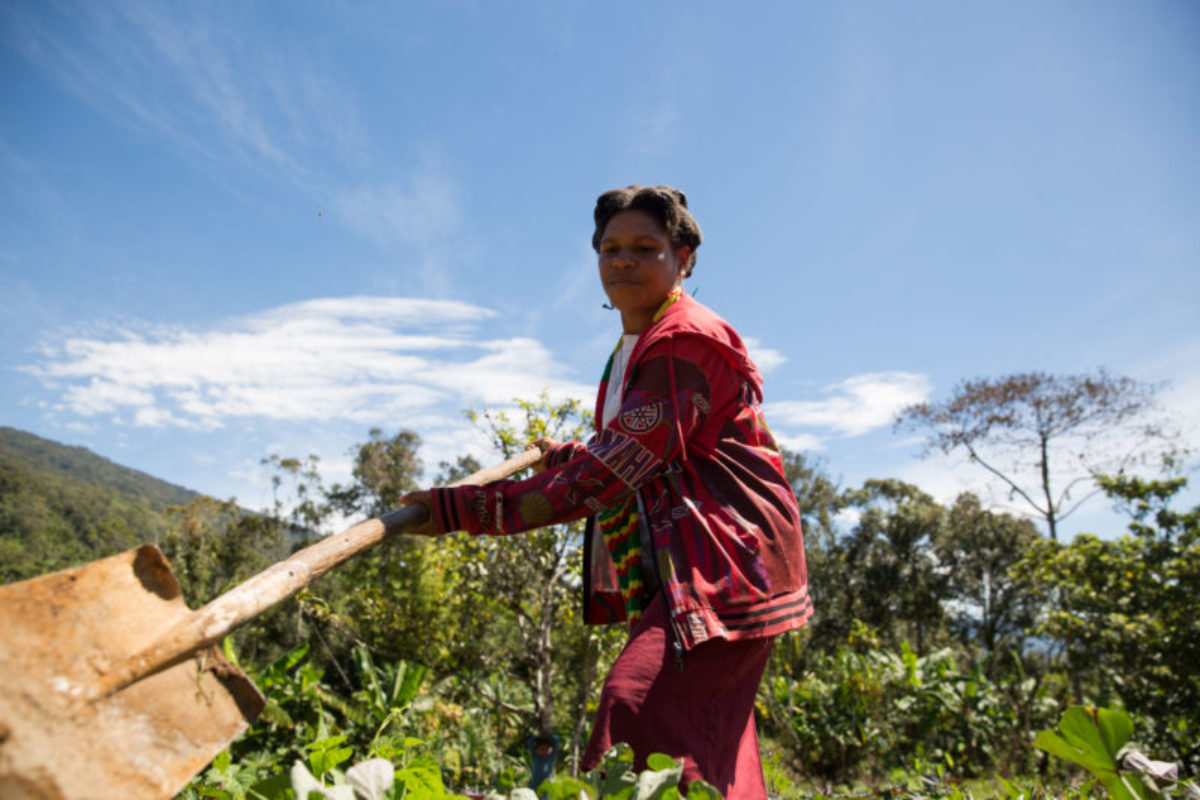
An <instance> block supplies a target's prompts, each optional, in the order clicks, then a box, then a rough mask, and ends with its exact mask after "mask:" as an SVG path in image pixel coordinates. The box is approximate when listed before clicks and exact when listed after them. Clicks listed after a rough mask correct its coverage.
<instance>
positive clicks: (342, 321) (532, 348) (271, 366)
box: [24, 297, 592, 430]
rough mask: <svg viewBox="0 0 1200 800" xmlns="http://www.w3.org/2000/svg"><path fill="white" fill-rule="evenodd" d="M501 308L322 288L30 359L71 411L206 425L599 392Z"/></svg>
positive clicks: (449, 410) (346, 416) (362, 418)
mask: <svg viewBox="0 0 1200 800" xmlns="http://www.w3.org/2000/svg"><path fill="white" fill-rule="evenodd" d="M494 316H495V312H493V311H491V310H489V309H485V308H480V307H477V306H471V305H468V304H465V303H458V302H449V301H435V300H420V299H412V298H403V297H389V298H377V297H345V298H322V299H316V300H311V301H308V302H304V303H296V304H293V305H288V306H283V307H279V308H275V309H269V310H267V311H265V312H263V313H260V314H257V315H254V316H251V317H246V318H243V319H238V320H233V321H230V322H228V323H225V324H224V325H222V326H220V327H219V328H216V329H212V330H206V331H194V330H178V329H167V330H155V331H149V332H135V331H130V330H123V331H118V332H114V333H113V334H110V335H109V336H106V337H103V336H95V335H92V336H87V337H83V336H78V337H75V338H71V339H68V340H66V341H64V342H61V343H60V344H57V345H49V346H47V347H46V348H45V353H46V357H45V359H44V360H43V361H42V362H41V363H38V364H35V365H29V366H27V367H25V368H24V369H25V371H26V372H27V373H29V374H32V375H34V376H36V377H39V378H41V379H42V380H43V382H45V383H46V384H47V385H49V386H53V387H55V388H56V389H57V390H58V391H59V397H60V401H59V404H58V410H59V411H60V412H61V413H64V414H66V415H68V416H74V417H93V418H97V417H103V418H108V419H111V420H112V421H113V422H116V423H120V424H128V425H134V426H143V427H170V426H174V427H184V428H193V429H201V430H204V429H216V428H221V427H223V426H224V425H226V424H227V423H228V422H229V421H230V420H232V419H247V418H262V419H265V420H276V421H289V422H299V421H309V422H317V421H331V420H341V421H349V422H354V423H357V424H362V425H372V424H384V425H391V424H394V422H395V420H397V419H406V420H411V419H414V418H417V417H421V416H424V417H426V418H427V419H429V421H436V422H440V423H441V424H442V425H447V424H450V423H451V422H453V424H454V425H461V410H462V409H463V408H465V407H468V406H472V405H479V404H486V405H489V406H499V405H506V404H508V403H510V402H511V401H512V399H513V398H514V397H532V396H535V395H537V394H538V393H539V392H541V391H542V389H548V390H549V391H550V393H551V396H552V397H555V398H563V397H568V396H571V397H588V396H590V393H591V391H592V390H591V387H590V386H585V385H582V384H577V383H574V382H572V381H570V380H568V379H567V378H565V377H564V375H565V373H566V369H565V368H564V367H562V366H561V365H559V364H558V363H556V362H555V361H554V359H553V357H552V356H551V354H550V352H549V351H548V350H546V348H545V347H543V346H542V345H541V344H540V343H539V342H536V341H534V340H531V339H527V338H496V339H488V338H486V337H484V336H481V335H480V333H479V327H480V325H479V323H481V322H483V321H485V320H488V319H491V318H492V317H494ZM410 425H411V423H410Z"/></svg>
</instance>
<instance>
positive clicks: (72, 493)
mask: <svg viewBox="0 0 1200 800" xmlns="http://www.w3.org/2000/svg"><path fill="white" fill-rule="evenodd" d="M197 496H198V494H197V493H196V492H193V491H191V490H188V489H184V488H183V487H181V486H176V485H174V484H172V483H167V482H166V481H163V480H159V479H158V478H155V477H153V476H151V475H147V474H146V473H144V472H139V471H138V470H136V469H131V468H129V467H124V466H121V465H120V464H117V463H116V462H114V461H110V460H109V459H107V458H104V457H102V456H98V455H96V454H95V453H93V452H91V451H90V450H88V449H87V448H85V447H75V446H70V445H64V444H59V443H58V442H54V441H51V440H49V439H43V438H42V437H40V436H35V435H34V434H32V433H28V432H27V431H22V430H17V429H16V428H9V427H3V426H0V583H7V582H9V581H15V580H21V579H23V578H30V577H33V576H35V575H42V574H45V573H47V572H52V571H54V570H59V569H63V568H65V567H69V566H74V565H76V564H80V563H84V562H86V561H91V560H93V559H96V558H100V557H103V556H107V555H112V554H113V553H118V552H120V551H122V550H127V549H129V548H130V547H136V546H137V545H139V544H143V543H146V542H159V541H160V540H161V539H162V536H163V534H164V533H165V532H166V530H167V526H168V517H167V509H168V508H170V507H171V506H185V505H187V504H189V503H190V502H191V501H192V500H193V499H195V498H196V497H197Z"/></svg>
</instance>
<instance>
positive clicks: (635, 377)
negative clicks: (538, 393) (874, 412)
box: [405, 186, 812, 798]
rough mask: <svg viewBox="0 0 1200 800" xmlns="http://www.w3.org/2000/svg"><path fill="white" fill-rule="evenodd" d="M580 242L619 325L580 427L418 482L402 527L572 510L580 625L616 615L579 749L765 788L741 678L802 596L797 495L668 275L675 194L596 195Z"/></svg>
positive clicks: (681, 272) (726, 789)
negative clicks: (592, 426)
mask: <svg viewBox="0 0 1200 800" xmlns="http://www.w3.org/2000/svg"><path fill="white" fill-rule="evenodd" d="M595 221H596V229H595V234H594V235H593V237H592V245H593V247H594V248H595V250H596V252H597V253H598V255H599V262H600V281H601V283H602V284H603V286H604V291H605V293H606V294H607V295H608V299H609V303H610V304H611V305H612V307H613V308H615V309H616V310H618V311H619V312H620V314H621V324H622V327H623V335H622V337H621V341H620V342H619V343H618V345H617V348H616V350H615V351H614V352H613V355H612V357H611V358H610V359H609V363H608V366H607V367H606V368H605V371H604V376H603V378H602V379H601V382H600V390H599V395H598V397H597V400H596V422H597V433H596V434H595V435H594V436H593V437H592V438H591V439H590V440H589V441H588V442H586V443H580V442H567V443H557V442H540V443H539V446H541V447H542V449H543V453H544V454H543V458H542V464H541V466H542V467H543V469H542V471H540V472H539V473H538V474H536V475H534V476H533V477H530V478H528V479H526V480H521V481H499V482H497V483H493V484H489V485H487V486H465V487H459V488H455V489H433V490H431V491H428V492H415V493H413V494H410V495H408V496H406V497H405V501H406V502H420V503H423V504H425V505H426V506H427V507H428V508H429V509H430V521H429V523H427V525H426V526H425V527H424V528H423V529H420V530H418V531H415V532H418V533H426V534H438V533H443V532H446V531H453V530H465V531H467V532H469V533H471V534H490V535H500V534H511V533H517V532H519V531H524V530H529V529H532V528H538V527H542V526H545V525H551V524H555V523H559V522H565V521H568V520H572V519H577V518H579V517H582V516H589V517H590V518H589V521H588V526H587V528H586V531H587V532H586V534H585V539H584V547H585V552H584V556H585V557H584V564H585V567H584V603H585V619H586V620H587V621H588V622H589V623H593V624H599V623H610V622H618V621H621V620H625V621H626V622H627V624H628V625H629V629H630V639H629V641H628V643H627V644H626V646H625V648H624V650H623V651H622V653H621V655H620V657H619V658H618V659H617V661H616V663H615V664H614V665H613V669H612V671H611V672H610V673H609V675H608V677H607V679H606V680H605V685H604V689H603V692H602V693H601V698H600V705H599V709H598V711H597V714H596V722H595V726H594V729H593V731H592V736H591V740H590V741H589V743H588V746H587V749H586V751H585V753H584V757H583V763H582V767H583V768H584V769H592V768H594V767H595V766H596V764H598V763H599V761H600V758H601V756H602V755H603V754H604V752H605V751H606V750H607V749H608V748H609V747H611V746H612V745H614V744H616V743H618V742H622V741H623V742H628V743H629V744H630V745H631V746H632V748H633V751H634V754H635V757H636V766H637V768H638V769H642V768H644V766H645V762H646V757H647V756H648V755H649V754H650V753H652V752H663V753H667V754H669V755H671V756H674V757H676V758H682V759H683V760H684V777H683V780H684V783H685V784H686V783H690V782H691V781H693V780H695V779H697V778H703V779H704V780H706V781H708V782H709V783H711V784H713V785H714V786H716V787H717V788H718V789H719V790H720V791H721V792H722V793H723V794H724V795H725V796H726V797H731V798H734V797H747V798H762V797H765V796H766V789H765V786H764V783H763V775H762V763H761V761H760V758H759V753H758V739H757V734H756V731H755V726H754V696H755V693H756V691H757V688H758V684H759V682H760V680H761V679H762V674H763V670H764V669H765V667H766V663H767V658H768V656H769V655H770V652H771V643H772V640H773V638H774V637H775V636H776V635H778V634H780V633H783V632H784V631H787V630H791V629H793V628H798V627H800V626H801V625H803V624H804V623H805V622H806V621H807V620H808V618H809V617H810V616H811V614H812V606H811V603H810V601H809V597H808V590H807V576H806V570H805V562H804V547H803V542H802V538H801V533H800V519H799V512H798V510H797V507H796V500H795V497H794V495H793V494H792V490H791V487H790V486H789V485H788V483H787V481H786V480H785V479H784V476H783V464H782V460H781V458H780V454H779V451H778V448H777V447H776V445H775V441H774V439H773V438H772V436H771V434H770V432H769V430H768V429H767V426H766V423H765V422H764V420H763V417H762V413H761V409H760V403H761V400H762V380H761V377H760V375H759V372H758V369H757V368H756V367H755V366H754V363H753V362H752V361H751V360H750V357H749V355H748V354H747V352H746V348H745V346H744V345H743V343H742V340H741V339H740V338H739V337H738V335H737V333H735V332H734V330H733V329H732V328H731V327H730V326H729V325H728V324H727V323H726V322H724V321H723V320H722V319H720V318H719V317H718V316H717V315H716V314H714V313H713V312H712V311H710V310H708V309H707V308H705V307H704V306H702V305H700V304H699V303H697V302H696V301H695V300H693V299H692V298H690V297H689V296H688V295H686V294H685V293H684V292H683V280H684V278H686V277H688V276H689V275H690V274H691V272H692V269H693V267H694V266H695V263H696V248H697V247H699V245H700V239H701V234H700V227H699V226H698V225H697V224H696V221H695V220H694V219H693V218H692V215H691V213H690V212H689V211H688V209H687V199H686V198H685V197H684V195H683V192H680V191H678V190H676V189H672V188H670V187H666V186H655V187H641V186H630V187H629V188H627V189H616V190H613V191H610V192H606V193H604V194H603V195H601V196H600V198H599V199H598V201H597V203H596V208H595Z"/></svg>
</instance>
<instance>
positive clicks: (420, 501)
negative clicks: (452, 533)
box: [400, 489, 443, 537]
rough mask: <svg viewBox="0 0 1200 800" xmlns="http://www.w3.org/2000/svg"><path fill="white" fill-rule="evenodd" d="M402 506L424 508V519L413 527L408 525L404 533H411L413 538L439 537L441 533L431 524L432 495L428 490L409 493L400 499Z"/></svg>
mask: <svg viewBox="0 0 1200 800" xmlns="http://www.w3.org/2000/svg"><path fill="white" fill-rule="evenodd" d="M400 502H401V504H403V505H406V506H411V505H420V506H424V508H425V519H424V521H422V522H419V523H417V524H415V525H409V526H408V527H407V528H405V529H404V532H405V533H411V534H412V535H414V536H429V537H436V536H441V535H442V533H443V532H442V531H440V530H438V528H437V526H436V525H434V524H433V493H432V492H430V491H429V490H428V489H419V490H417V491H415V492H409V493H408V494H406V495H404V496H403V497H401V498H400Z"/></svg>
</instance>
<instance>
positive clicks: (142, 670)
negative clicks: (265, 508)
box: [93, 448, 542, 697]
mask: <svg viewBox="0 0 1200 800" xmlns="http://www.w3.org/2000/svg"><path fill="white" fill-rule="evenodd" d="M541 457H542V453H541V451H540V450H539V449H537V448H531V449H529V450H526V451H524V452H523V453H521V454H519V455H516V456H513V457H512V458H510V459H508V460H507V461H504V462H502V463H500V464H495V465H493V466H491V467H485V468H484V469H481V470H479V471H478V472H476V473H474V474H472V475H470V476H468V477H466V478H463V479H462V480H460V481H456V482H455V483H453V484H452V485H453V486H465V485H472V486H478V485H482V484H485V483H491V482H492V481H497V480H501V479H502V478H507V477H508V476H509V475H512V474H513V473H515V472H518V471H520V470H522V469H525V468H526V467H531V466H533V465H534V464H536V463H537V462H538V460H539V459H540V458H541ZM427 514H428V512H427V510H426V509H425V507H424V506H421V505H408V506H402V507H401V508H398V509H395V510H394V511H389V512H388V513H386V514H383V515H381V516H379V517H377V518H375V519H369V520H367V521H366V522H360V523H359V524H357V525H355V526H354V527H352V528H347V529H346V530H344V531H342V532H341V533H338V534H334V535H333V536H328V537H326V538H324V539H322V540H320V541H319V542H317V543H316V544H313V545H310V546H308V547H306V548H304V549H303V550H300V551H297V552H296V553H293V554H292V555H291V556H290V557H289V558H287V559H285V560H283V561H280V562H279V563H278V564H275V565H274V566H271V567H268V568H267V569H265V570H263V571H262V572H260V573H258V574H257V575H254V576H252V577H250V578H248V579H246V580H245V581H244V582H242V583H240V584H238V585H237V586H235V587H234V588H233V589H230V590H229V591H228V592H226V593H225V594H223V595H221V596H220V597H217V598H215V599H214V600H213V601H212V602H210V603H209V604H208V605H206V606H204V607H203V608H199V609H196V610H195V611H193V612H192V613H191V614H190V615H188V616H187V617H186V618H185V619H183V620H182V621H181V622H179V623H178V624H176V625H175V626H174V627H172V628H171V629H170V630H168V631H167V632H166V633H165V634H163V636H161V637H160V638H159V639H158V641H156V642H155V643H154V644H153V645H151V646H150V647H147V648H146V649H144V650H142V651H141V652H140V653H138V654H137V655H135V656H133V657H132V658H130V659H129V660H127V661H125V662H124V663H122V664H120V665H119V666H118V667H116V668H114V669H112V670H110V671H108V672H107V673H106V674H104V675H102V676H101V677H100V680H99V681H98V682H97V687H96V692H95V693H94V694H93V697H103V696H105V695H108V694H111V693H112V692H114V691H117V690H118V689H121V688H123V687H125V686H128V685H129V684H131V683H133V682H134V681H137V680H139V679H140V678H143V677H145V676H146V675H149V674H151V673H154V672H157V671H158V670H160V669H163V668H165V667H169V666H171V665H173V664H176V663H178V662H180V661H182V660H183V659H184V658H186V657H188V656H190V655H191V654H192V653H195V652H196V651H198V650H202V649H203V648H205V647H208V646H209V645H212V644H215V643H217V642H219V641H220V640H221V639H222V638H224V637H225V636H226V635H227V634H228V633H230V632H231V631H233V630H234V629H235V628H237V627H238V626H240V625H242V624H243V623H245V622H248V621H249V620H251V619H253V618H254V617H257V616H258V615H259V614H261V613H263V612H264V611H266V610H267V609H269V608H271V607H272V606H274V605H276V604H278V603H281V602H283V601H284V600H286V599H288V598H289V597H291V596H292V595H294V594H295V593H296V592H298V591H300V590H301V589H303V588H304V587H305V586H307V585H308V584H310V583H312V582H313V581H314V580H316V579H317V578H319V577H321V576H322V575H324V574H325V573H326V572H328V571H329V570H331V569H333V568H334V567H336V566H338V565H339V564H341V563H343V562H345V561H348V560H349V559H351V558H353V557H354V556H356V555H358V554H359V553H361V552H363V551H364V550H368V549H370V548H372V547H374V546H375V545H377V544H379V543H380V542H382V541H383V540H384V539H387V538H389V537H390V536H393V535H395V534H397V533H400V532H402V531H403V530H404V529H405V528H407V527H409V526H410V525H414V524H419V523H421V522H424V521H425V518H426V516H427Z"/></svg>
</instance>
